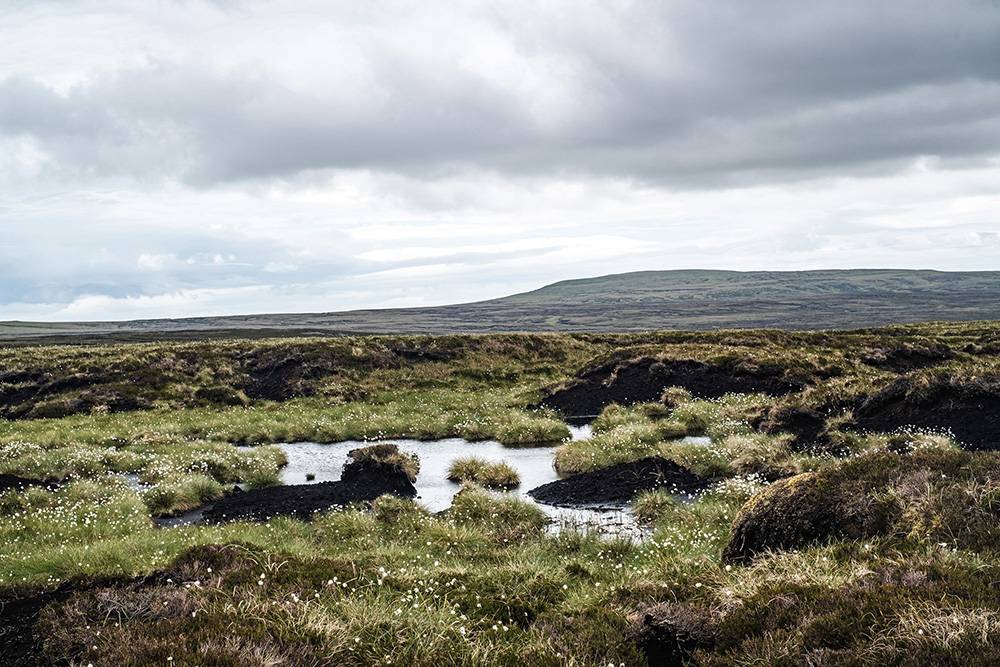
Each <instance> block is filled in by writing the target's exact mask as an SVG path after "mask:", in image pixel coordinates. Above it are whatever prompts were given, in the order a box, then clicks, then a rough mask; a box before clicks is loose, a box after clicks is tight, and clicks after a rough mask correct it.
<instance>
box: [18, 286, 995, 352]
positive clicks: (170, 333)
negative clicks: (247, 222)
mask: <svg viewBox="0 0 1000 667" xmlns="http://www.w3.org/2000/svg"><path fill="white" fill-rule="evenodd" d="M991 319H992V320H1000V272H985V271H984V272H943V271H911V270H895V269H857V270H831V271H751V272H740V271H707V270H705V271H702V270H694V271H641V272H636V273H622V274H616V275H609V276H601V277H599V278H585V279H581V280H564V281H562V282H558V283H553V284H552V285H547V286H545V287H542V288H541V289H537V290H534V291H532V292H525V293H523V294H515V295H513V296H508V297H503V298H500V299H492V300H489V301H480V302H476V303H466V304H458V305H452V306H437V307H430V308H394V309H385V310H354V311H345V312H334V313H313V314H294V315H246V316H232V317H200V318H188V319H176V320H136V321H131V322H81V323H38V322H0V340H5V341H8V342H28V341H35V342H74V341H76V342H88V341H90V340H109V339H110V340H151V339H172V338H177V339H187V338H205V337H220V336H273V335H276V334H283V335H306V334H320V335H323V334H326V335H334V334H342V333H457V332H496V331H571V332H583V331H641V330H650V329H712V328H743V327H755V328H756V327H769V328H782V329H839V328H861V327H869V326H877V325H884V324H893V323H909V322H923V321H933V320H956V321H959V320H991Z"/></svg>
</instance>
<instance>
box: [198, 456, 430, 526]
mask: <svg viewBox="0 0 1000 667" xmlns="http://www.w3.org/2000/svg"><path fill="white" fill-rule="evenodd" d="M351 456H352V460H349V461H348V462H347V463H346V464H345V465H344V471H343V473H342V474H341V479H340V481H337V482H321V483H319V484H295V485H291V486H271V487H267V488H263V489H254V490H252V491H239V490H236V491H234V492H233V493H231V494H229V495H227V496H226V497H225V498H223V499H222V500H219V501H218V502H216V503H215V504H214V505H212V506H211V507H210V508H208V509H206V510H205V511H204V512H203V513H202V520H203V521H204V522H206V523H224V522H227V521H267V520H268V519H270V518H272V517H275V516H290V517H295V518H298V519H303V520H308V519H310V518H311V517H312V516H313V515H314V514H317V513H318V512H325V511H327V510H330V509H333V508H335V507H343V506H344V505H349V504H351V503H363V502H371V501H373V500H375V499H376V498H378V497H379V496H382V495H386V494H392V495H396V496H401V497H404V498H413V497H414V496H416V495H417V490H416V488H414V486H413V482H412V481H411V476H415V473H413V471H412V470H408V469H407V467H406V466H404V465H403V464H401V463H400V462H399V460H398V459H399V458H400V457H401V455H400V453H399V450H398V448H397V447H396V446H395V445H388V444H383V445H373V446H372V447H365V448H361V449H357V450H353V451H352V452H351ZM411 473H412V474H411Z"/></svg>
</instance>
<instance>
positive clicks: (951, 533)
mask: <svg viewBox="0 0 1000 667" xmlns="http://www.w3.org/2000/svg"><path fill="white" fill-rule="evenodd" d="M998 340H1000V328H998V327H997V326H995V325H991V324H972V325H928V326H926V327H905V328H897V329H891V330H881V331H868V332H853V333H851V332H848V333H843V334H826V333H821V334H788V333H780V332H719V333H706V334H680V333H678V334H672V333H664V334H650V335H648V336H640V335H628V336H624V335H623V336H577V337H570V336H523V337H517V336H501V337H495V338H494V337H488V336H487V337H469V338H463V337H446V338H416V339H408V338H372V339H364V338H352V339H338V340H334V341H302V340H296V341H254V342H236V341H234V342H213V343H200V344H191V343H185V344H162V345H135V346H113V347H107V348H18V349H16V350H7V351H3V352H2V353H0V357H2V358H3V359H4V366H3V369H4V370H3V373H2V375H3V376H4V377H6V379H3V377H0V402H4V404H5V405H7V406H9V409H11V410H19V409H20V408H19V407H18V406H23V405H27V404H28V403H34V402H37V401H39V400H40V401H45V402H48V403H50V404H52V405H60V406H62V407H64V408H66V409H67V411H68V414H66V415H64V416H59V417H54V416H51V417H37V416H36V417H30V416H28V414H27V413H24V414H21V415H20V416H18V417H17V418H11V419H8V420H0V473H10V474H17V475H21V476H24V477H31V478H36V479H52V480H60V481H62V482H63V484H62V486H61V487H60V488H58V489H57V490H55V491H50V490H46V489H44V488H32V489H28V490H25V491H7V492H4V493H0V599H2V600H8V601H10V600H24V599H28V598H30V597H31V596H33V595H39V594H41V595H53V593H52V592H53V591H60V590H62V591H63V592H60V593H57V594H54V596H53V597H52V598H51V599H50V600H49V603H48V604H46V605H43V606H42V607H41V609H40V610H39V611H38V613H37V616H36V617H33V618H30V619H29V620H30V622H31V623H33V624H34V627H35V635H36V636H37V637H38V638H40V642H39V643H40V646H39V650H40V652H41V653H40V655H41V657H42V659H43V660H46V661H51V662H53V663H57V664H58V663H61V664H74V665H77V664H78V665H87V664H93V665H150V664H156V665H166V664H170V665H261V666H263V665H375V664H384V665H389V664H392V665H513V664H521V665H523V664H529V665H536V664H537V665H609V664H613V665H645V664H650V665H652V664H673V663H671V662H669V661H670V660H682V661H684V662H687V663H690V664H707V665H748V664H789V665H793V664H823V665H852V664H879V663H881V664H910V665H920V664H955V665H959V664H993V663H995V662H996V661H997V660H1000V601H998V600H997V598H996V596H995V594H994V593H993V592H992V591H993V583H992V582H994V581H996V578H997V576H998V575H1000V535H998V534H996V530H995V528H994V526H995V525H998V524H997V521H1000V460H998V457H997V455H996V454H995V453H993V452H992V451H984V452H980V453H974V454H970V453H968V452H966V451H963V449H962V448H961V447H960V443H957V442H956V441H955V439H954V438H952V437H950V436H949V435H948V434H947V433H943V432H930V431H927V430H926V429H921V430H904V431H899V430H895V429H894V430H893V432H891V433H881V432H878V431H871V430H866V429H858V428H852V427H850V420H851V419H857V418H856V417H854V416H853V412H852V406H854V405H861V404H862V401H863V399H864V398H865V397H869V396H874V395H880V394H879V392H885V391H886V388H887V387H892V386H894V383H900V382H906V383H910V384H912V386H913V387H917V388H919V387H925V388H926V387H934V386H937V385H936V384H935V383H939V382H940V381H941V380H940V378H948V380H947V381H948V382H950V383H959V382H960V381H962V378H967V379H969V381H970V382H972V381H973V380H972V378H974V382H975V383H976V384H975V386H976V387H980V386H987V385H984V384H983V383H984V382H987V384H988V378H990V377H992V374H993V373H995V371H996V367H997V353H998V352H1000V348H996V349H994V348H991V347H990V346H991V345H996V341H998ZM940 346H944V347H945V348H947V349H948V350H949V353H948V354H944V353H941V354H938V355H937V356H934V355H925V356H929V357H933V358H931V360H930V361H929V362H928V363H923V362H921V365H919V366H914V367H906V368H893V367H890V366H887V365H886V364H885V363H883V359H884V358H887V357H888V358H896V357H892V356H891V355H892V354H896V356H897V357H898V356H899V355H898V354H897V353H895V352H892V351H893V350H899V349H906V350H909V349H919V350H932V351H933V350H938V351H940V350H941V349H942V348H941V347H940ZM886 350H889V353H887V352H886ZM267 355H273V357H270V356H269V357H268V359H267V363H266V364H264V366H263V368H266V369H269V370H268V372H267V373H265V372H263V371H261V370H260V368H261V367H259V366H255V364H259V363H260V358H261V357H262V356H267ZM644 355H660V356H662V357H664V358H667V359H669V358H677V359H698V360H700V361H702V362H705V363H712V364H732V363H740V364H750V365H757V366H761V365H766V364H771V363H777V364H782V365H783V366H782V367H783V368H786V369H788V371H789V373H791V374H792V375H794V376H795V377H804V378H807V380H808V382H807V383H806V386H805V388H804V389H803V390H802V391H800V392H795V393H792V394H789V395H786V396H781V397H773V396H767V395H763V394H729V395H724V396H722V397H720V398H716V399H712V400H706V399H703V398H696V397H695V396H692V395H691V394H690V392H685V391H682V390H678V389H674V390H671V391H669V392H666V394H665V395H664V396H663V397H662V400H660V401H654V402H648V403H642V404H638V405H633V406H628V407H621V406H610V407H608V408H607V409H605V410H604V411H603V413H602V414H601V416H600V418H599V419H598V420H597V421H596V422H595V424H594V427H595V433H594V437H593V438H591V439H590V440H583V441H574V442H571V443H565V444H561V445H559V447H558V449H557V450H556V453H555V461H556V465H557V466H558V467H559V468H560V469H561V470H564V471H567V472H581V471H587V470H594V469H598V468H603V467H607V466H610V465H614V464H616V463H623V462H629V461H633V460H636V459H639V458H642V457H646V456H651V455H655V456H662V457H665V458H669V459H672V460H674V461H676V462H677V463H679V464H681V465H683V466H685V467H687V468H689V469H691V470H692V471H694V472H697V473H698V474H701V475H703V476H705V477H707V478H710V479H712V480H714V481H713V483H712V484H711V485H710V486H709V487H708V489H707V490H706V491H704V492H702V493H700V494H698V496H697V497H695V498H692V499H678V498H676V497H674V496H670V495H668V494H665V493H662V492H654V493H648V494H644V495H641V496H639V497H638V498H636V500H635V501H634V503H633V509H634V511H635V513H636V515H637V516H638V517H640V518H641V519H642V520H643V521H645V522H647V523H648V524H649V525H650V527H651V531H652V532H651V536H650V537H649V538H648V539H644V540H641V541H638V540H630V539H623V538H610V539H609V538H607V537H599V536H598V535H595V534H588V533H586V532H581V531H576V530H564V531H562V532H561V533H558V534H553V533H551V532H549V531H547V530H546V528H545V519H544V516H543V515H542V514H541V513H540V511H539V510H538V509H537V508H536V507H534V506H533V505H530V504H527V503H524V502H520V501H517V500H512V499H509V498H498V497H496V496H494V495H492V494H490V493H489V492H487V491H483V490H480V489H477V488H475V487H468V488H467V489H466V490H463V492H462V493H461V494H459V496H457V498H456V500H455V503H454V506H453V507H452V509H451V510H449V511H448V512H447V513H445V514H442V515H430V514H428V513H427V512H425V511H424V510H423V509H421V507H420V506H419V502H416V503H415V502H413V501H409V500H401V499H397V498H391V497H383V498H381V499H379V500H378V501H377V502H376V503H375V504H374V507H372V508H362V507H358V508H348V509H345V510H343V511H336V512H331V513H328V514H325V515H323V516H320V517H317V518H316V519H315V520H313V521H311V522H308V523H304V522H300V521H294V520H289V519H276V520H271V521H269V522H266V523H237V524H228V525H221V526H188V527H183V528H174V529H161V528H157V527H155V526H154V524H153V523H152V517H153V516H156V515H162V514H169V513H172V512H176V511H180V510H183V509H186V508H189V507H192V506H196V505H198V504H200V503H201V502H204V501H206V500H210V499H212V498H216V497H218V496H219V495H220V494H221V493H223V492H224V491H225V490H226V489H227V488H229V487H231V485H232V484H234V483H235V482H244V483H248V484H250V485H267V484H273V483H276V481H277V479H276V477H277V471H278V470H279V466H280V465H281V464H282V462H283V461H282V455H281V452H280V450H278V449H277V448H272V447H269V446H268V444H269V443H276V442H285V441H294V440H314V441H322V442H332V441H337V440H343V439H376V438H392V437H403V436H406V437H414V438H423V439H432V438H439V437H445V436H457V437H466V438H468V439H472V440H475V439H499V440H501V441H503V442H505V443H510V444H513V445H516V444H527V443H539V442H548V443H552V444H553V445H557V444H558V443H559V442H560V441H562V440H563V439H564V438H565V437H566V436H567V434H568V431H567V429H566V426H565V424H564V423H563V422H562V420H561V419H560V418H559V416H558V415H557V414H555V413H554V412H552V411H550V410H546V409H537V408H534V407H531V406H533V405H534V404H536V403H537V401H538V400H539V399H540V398H541V397H542V396H543V394H544V389H545V388H546V387H556V386H559V385H560V384H565V383H567V382H569V381H571V379H572V378H573V377H574V376H575V375H576V374H578V373H579V371H580V370H581V369H583V368H584V367H587V366H590V365H592V364H594V363H599V362H602V361H604V360H607V359H609V358H622V359H628V358H633V357H640V356H644ZM904 356H905V355H904ZM287 358H291V359H293V360H295V363H293V364H292V365H291V367H294V368H295V369H298V370H295V371H294V372H292V373H291V374H290V375H289V374H288V373H287V366H284V365H283V363H284V360H285V359H287ZM906 358H907V359H908V358H909V357H906ZM275 359H276V360H277V361H275ZM330 359H334V360H335V362H336V363H332V362H331V365H326V364H327V361H329V360H330ZM310 364H311V365H310ZM142 368H150V369H153V370H149V371H144V373H145V374H144V375H142V376H140V375H136V376H135V380H134V381H133V382H131V383H129V382H127V381H126V380H127V378H129V377H131V376H130V374H131V373H138V372H139V369H142ZM282 368H286V370H280V371H279V370H275V369H282ZM303 368H305V369H306V370H305V371H302V369H303ZM310 368H312V369H320V370H308V369H310ZM255 369H256V370H255ZM11 373H14V374H15V375H10V374H11ZM255 373H256V375H255ZM279 373H284V374H285V375H284V376H285V377H287V378H290V379H289V381H288V382H286V383H283V384H282V385H281V386H279V387H273V386H267V387H265V386H263V385H262V382H263V379H264V378H267V377H274V376H276V375H277V374H279ZM17 374H19V375H17ZM80 376H86V377H87V378H89V379H88V380H87V382H84V381H83V380H79V381H77V382H76V383H69V384H68V385H67V383H65V382H64V383H63V384H62V385H57V386H56V387H55V388H53V387H51V383H53V382H58V381H59V378H60V377H63V378H65V377H80ZM32 377H35V378H36V379H30V378H32ZM255 377H256V378H257V379H255ZM37 378H41V379H37ZM984 378H987V380H984ZM88 382H89V384H88ZM955 386H958V385H957V384H955ZM962 386H965V385H962ZM45 387H47V388H45ZM207 387H210V388H213V391H212V392H208V391H205V389H206V388H207ZM27 388H33V389H31V391H36V394H34V396H35V398H31V399H27V400H21V399H22V398H23V396H24V392H25V391H28V389H27ZM914 391H916V390H915V389H914ZM18 392H21V393H20V394H19V393H18ZM87 392H90V394H89V395H88V393H87ZM263 394H268V395H269V396H271V397H270V398H267V397H264V396H263ZM122 396H127V397H131V398H135V399H136V400H137V401H139V402H141V403H142V405H141V406H136V407H133V408H129V409H125V406H124V405H122V403H121V397H122ZM234 396H235V398H234ZM102 397H103V399H102ZM855 398H857V399H858V402H856V403H850V404H849V400H848V399H850V400H854V399H855ZM95 400H98V401H99V400H105V401H106V402H105V403H100V402H98V403H97V404H93V402H94V401H95ZM115 401H118V403H117V404H116V403H115ZM115 405H118V407H115ZM11 406H12V407H11ZM31 409H33V408H29V411H30V410H31ZM855 411H857V410H855ZM814 412H815V413H819V414H820V415H821V416H822V419H821V422H822V423H821V424H820V427H821V428H819V430H818V431H817V435H816V436H815V438H813V439H812V442H814V443H815V444H814V445H810V446H806V445H805V444H804V443H803V437H804V436H803V431H802V430H801V429H798V430H796V429H795V428H793V427H794V426H795V424H797V423H798V422H793V421H792V420H791V419H788V418H786V417H785V416H786V415H787V414H794V415H803V414H809V415H812V414H813V413H814ZM989 418H990V416H989V415H986V414H984V415H983V419H984V420H987V421H988V419H989ZM779 427H782V428H785V430H782V428H779ZM686 436H702V437H708V438H710V441H709V442H708V443H706V442H705V441H704V440H693V439H691V438H688V439H687V440H685V439H683V438H685V437H686ZM233 443H239V444H255V445H260V446H257V447H254V448H252V449H246V448H236V447H233ZM123 473H129V474H134V475H137V476H138V477H139V478H140V479H141V480H142V481H143V482H146V483H147V484H148V485H149V488H148V489H147V490H136V489H135V488H132V487H131V486H130V485H129V484H128V483H127V482H126V481H125V480H124V479H123V478H122V477H121V474H123ZM803 474H805V475H806V477H801V475H803ZM796 475H800V477H794V476H796ZM808 475H813V477H808ZM788 479H809V480H813V481H811V482H810V483H811V484H814V485H818V486H817V487H816V488H817V489H818V492H817V493H816V494H814V495H804V496H802V497H803V498H807V499H814V498H816V497H818V498H820V499H831V500H830V506H829V507H827V506H825V505H823V506H817V507H816V508H814V509H815V516H817V517H822V518H823V519H824V521H828V522H832V524H831V525H833V524H835V525H833V527H834V528H835V529H836V530H833V531H832V532H829V533H821V532H816V533H815V534H814V533H810V532H809V531H804V532H801V533H795V534H792V535H790V537H789V538H788V539H789V541H787V542H786V543H784V544H777V543H775V544H774V545H772V546H773V548H770V549H769V550H765V551H762V552H760V553H759V554H755V555H754V556H753V557H752V558H747V559H745V560H742V561H739V562H735V561H729V560H726V561H724V560H723V558H722V554H723V552H724V550H725V549H726V547H727V544H728V543H729V541H730V537H731V535H732V534H733V531H734V523H735V524H737V525H743V524H740V522H741V521H745V520H746V517H747V516H748V513H750V511H751V510H752V509H753V508H755V507H757V505H755V504H754V502H749V503H748V501H750V500H751V499H752V498H758V499H759V498H760V497H761V496H760V495H758V494H760V492H761V491H762V490H765V489H769V488H779V485H781V484H783V483H785V482H782V481H779V482H775V480H788ZM772 482H774V484H772ZM800 486H801V485H800ZM779 500H780V499H779ZM849 500H850V502H849ZM755 502H756V501H755ZM811 502H817V503H820V504H821V505H822V503H821V501H817V500H811ZM758 504H759V503H758ZM796 507H799V508H801V507H802V505H801V503H800V504H799V505H796ZM747 508H751V509H747ZM758 509H759V508H758ZM763 510H768V511H769V508H767V507H765V508H763ZM763 510H761V512H763V513H762V514H761V516H763V517H764V518H766V519H768V520H770V519H771V518H772V516H771V515H770V514H767V511H763ZM779 510H780V512H784V513H780V512H779V518H780V519H787V521H785V523H788V522H791V521H792V520H793V519H795V517H797V516H798V515H797V514H796V513H794V512H792V511H791V509H787V510H786V509H783V508H780V507H779ZM759 513H760V512H759ZM772 514H773V512H772ZM754 516H755V517H756V516H757V515H754ZM830 517H833V518H830ZM761 520H763V519H761ZM774 532H779V531H774ZM795 540H798V541H797V542H796V541H795ZM664 636H666V640H664ZM665 647H666V648H665ZM657 660H659V662H657Z"/></svg>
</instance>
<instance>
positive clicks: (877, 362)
mask: <svg viewBox="0 0 1000 667" xmlns="http://www.w3.org/2000/svg"><path fill="white" fill-rule="evenodd" d="M954 357H955V353H954V352H953V351H952V349H951V348H950V347H948V346H947V345H943V344H941V343H937V344H933V345H926V346H916V345H904V346H901V347H896V348H891V349H873V350H867V351H866V352H865V353H864V354H863V355H862V356H861V361H863V362H864V363H866V364H868V365H869V366H874V367H876V368H881V369H884V370H891V371H895V372H897V373H906V372H909V371H912V370H915V369H917V368H924V367H925V366H933V365H934V364H939V363H941V362H943V361H948V360H949V359H953V358H954Z"/></svg>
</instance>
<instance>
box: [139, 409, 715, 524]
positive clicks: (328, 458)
mask: <svg viewBox="0 0 1000 667" xmlns="http://www.w3.org/2000/svg"><path fill="white" fill-rule="evenodd" d="M570 432H571V437H572V439H573V440H581V439H586V438H589V437H590V435H591V427H590V425H589V424H586V425H579V426H571V427H570ZM702 440H704V442H705V443H707V442H708V441H709V439H708V438H691V437H689V438H684V440H683V441H684V442H691V443H695V444H702ZM375 442H377V441H360V440H348V441H344V442H337V443H331V444H321V443H315V442H295V443H284V444H278V445H276V446H277V447H280V448H281V450H282V451H283V452H284V453H285V456H286V457H287V459H288V465H287V466H285V467H284V468H283V469H282V470H281V481H282V483H283V484H318V483H320V482H335V481H338V480H339V479H340V473H341V471H342V469H343V467H344V463H345V462H346V461H347V458H348V452H350V451H351V450H352V449H356V448H359V447H366V446H368V445H371V444H374V443H375ZM383 442H392V443H395V444H397V445H399V448H400V449H401V450H402V451H404V452H409V453H413V454H416V455H417V456H418V457H419V458H420V472H419V474H418V475H417V480H416V482H415V483H414V486H415V487H416V489H417V498H416V501H417V502H419V503H420V504H421V505H423V506H424V507H426V508H427V509H428V510H429V511H431V512H440V511H442V510H446V509H448V508H449V507H451V502H452V498H453V497H454V496H455V494H456V493H458V491H459V490H460V489H461V485H460V484H456V483H454V482H450V481H448V468H449V466H451V464H452V462H453V461H454V460H455V459H457V458H459V457H466V456H475V457H478V458H481V459H485V460H487V461H494V462H499V461H503V462H505V463H507V464H508V465H510V466H511V467H512V468H514V469H515V470H517V473H518V475H519V476H520V478H521V485H520V486H519V487H518V488H516V489H512V490H510V491H496V492H494V493H496V494H497V495H498V496H504V495H509V496H514V497H517V498H521V499H523V500H526V501H527V502H530V503H532V504H533V505H536V506H537V507H538V508H539V509H541V510H542V511H543V512H545V514H546V515H548V516H549V517H550V518H551V519H552V524H551V525H550V530H551V531H553V532H558V531H560V530H564V529H567V528H570V527H574V528H578V529H582V530H594V531H597V532H600V533H603V534H611V535H618V536H631V537H636V538H641V537H643V536H645V535H648V534H649V529H648V528H647V527H645V526H643V525H641V524H639V523H638V522H637V521H636V520H635V517H634V516H633V515H632V513H631V511H630V510H629V509H628V508H627V507H623V508H620V509H608V508H606V507H602V508H565V507H554V506H551V505H545V504H543V503H539V502H536V501H535V500H534V499H533V498H531V497H530V496H528V495H527V493H528V491H530V490H531V489H533V488H535V487H537V486H541V485H542V484H547V483H549V482H554V481H556V480H557V479H560V477H561V476H560V475H559V474H558V473H557V472H556V470H555V467H554V466H553V459H554V456H555V447H551V446H545V447H505V446H504V445H502V444H500V443H499V442H495V441H492V440H488V441H482V442H469V441H468V440H463V439H462V438H445V439H443V440H430V441H427V440H409V439H403V438H392V439H387V440H384V441H383ZM241 449H249V448H244V447H241ZM206 509H208V508H207V507H204V508H201V509H200V510H197V511H195V512H190V513H188V514H185V515H182V516H178V517H173V518H170V519H159V520H157V524H158V525H160V526H165V527H171V526H181V525H187V524H190V523H194V522H197V521H198V520H200V519H201V515H202V513H203V512H204V511H205V510H206Z"/></svg>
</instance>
